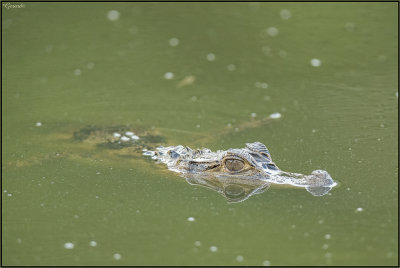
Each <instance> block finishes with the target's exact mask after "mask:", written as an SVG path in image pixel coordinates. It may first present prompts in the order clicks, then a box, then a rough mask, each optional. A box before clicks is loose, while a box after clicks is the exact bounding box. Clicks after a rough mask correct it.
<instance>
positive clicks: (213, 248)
mask: <svg viewBox="0 0 400 268" xmlns="http://www.w3.org/2000/svg"><path fill="white" fill-rule="evenodd" d="M210 251H211V252H217V251H218V248H217V247H216V246H211V247H210Z"/></svg>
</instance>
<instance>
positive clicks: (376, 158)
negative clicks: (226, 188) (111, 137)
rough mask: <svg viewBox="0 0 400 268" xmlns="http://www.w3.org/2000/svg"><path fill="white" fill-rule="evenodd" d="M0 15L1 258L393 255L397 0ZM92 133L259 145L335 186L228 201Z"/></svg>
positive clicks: (307, 259) (212, 261) (215, 260)
mask: <svg viewBox="0 0 400 268" xmlns="http://www.w3.org/2000/svg"><path fill="white" fill-rule="evenodd" d="M2 18H3V20H2V27H3V28H2V31H3V83H2V90H3V92H2V97H3V98H2V119H3V120H2V122H3V123H2V145H3V147H2V148H3V150H2V156H3V157H2V216H3V218H2V219H3V221H2V228H3V229H2V230H3V236H2V242H3V247H2V253H3V264H4V265H163V264H164V265H396V264H397V263H398V253H397V252H398V205H397V204H398V191H397V189H398V132H397V129H398V93H397V92H398V85H397V79H398V78H397V58H398V54H397V39H398V35H397V32H398V29H397V5H396V4H395V3H363V4H362V5H361V4H356V3H326V4H323V3H307V4H305V3H300V4H295V3H288V4H284V3H249V4H248V3H238V4H229V5H224V4H221V3H193V4H192V3H166V4H159V3H157V4H155V3H115V4H114V3H93V4H89V3H82V4H78V3H74V4H68V3H24V7H22V8H16V7H9V8H6V7H4V6H3V9H2ZM276 112H279V113H280V114H281V115H282V117H281V118H280V119H278V120H275V121H273V122H271V123H269V124H263V125H260V126H257V127H252V128H247V129H245V130H243V129H239V130H238V131H235V128H240V126H241V124H243V122H249V121H251V120H257V119H261V118H263V117H265V116H267V115H270V114H272V113H276ZM88 125H101V126H114V125H129V126H135V127H137V128H138V129H140V131H155V132H157V133H158V134H159V135H161V136H162V137H164V139H165V142H164V144H165V145H166V146H169V145H178V144H182V145H187V146H190V147H192V148H193V147H201V146H205V147H207V148H210V149H212V150H217V149H228V148H242V147H243V145H244V144H245V143H246V142H253V141H260V142H262V143H264V144H266V145H267V147H268V149H269V150H270V152H271V154H272V157H273V159H274V161H275V163H276V164H277V165H278V166H279V167H280V168H281V169H283V170H287V171H291V172H299V173H303V174H309V173H310V172H311V171H312V170H315V169H324V170H327V171H328V172H329V174H330V175H331V176H332V178H333V179H334V180H335V181H338V182H339V184H340V185H339V186H338V187H335V188H334V189H332V191H331V192H330V193H329V194H327V195H325V196H322V197H315V196H312V195H310V194H309V193H307V192H306V191H304V190H303V189H297V188H287V187H277V186H274V185H272V186H271V187H270V189H268V191H266V192H265V193H262V194H259V195H255V196H252V197H251V198H250V199H248V200H246V201H245V202H241V203H235V204H230V203H228V202H227V201H226V200H225V199H224V198H223V197H222V196H221V195H219V194H218V193H216V192H214V191H211V190H209V189H206V188H203V187H200V186H193V185H189V184H188V183H187V182H185V180H184V179H183V178H181V177H179V176H178V175H177V174H175V173H173V172H170V171H168V170H167V169H166V168H165V167H164V166H162V165H157V164H155V163H154V162H152V161H151V160H148V159H146V158H144V157H143V156H141V155H139V154H132V155H131V156H130V155H125V156H124V157H121V156H119V155H118V154H116V153H115V152H116V151H115V150H111V149H99V148H93V147H90V146H85V145H82V144H79V143H74V142H73V141H72V140H71V137H72V136H71V135H72V133H73V132H74V131H75V130H77V129H80V128H82V127H85V126H88ZM229 126H230V127H231V128H232V131H226V129H227V127H228V128H229Z"/></svg>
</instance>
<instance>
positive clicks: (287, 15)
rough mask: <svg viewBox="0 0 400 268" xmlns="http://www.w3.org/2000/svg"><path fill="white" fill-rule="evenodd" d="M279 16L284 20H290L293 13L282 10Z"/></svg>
mask: <svg viewBox="0 0 400 268" xmlns="http://www.w3.org/2000/svg"><path fill="white" fill-rule="evenodd" d="M279 15H280V16H281V18H282V19H283V20H288V19H290V17H292V13H291V12H290V11H289V10H287V9H282V10H281V12H279Z"/></svg>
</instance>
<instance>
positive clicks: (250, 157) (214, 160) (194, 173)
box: [144, 142, 336, 202]
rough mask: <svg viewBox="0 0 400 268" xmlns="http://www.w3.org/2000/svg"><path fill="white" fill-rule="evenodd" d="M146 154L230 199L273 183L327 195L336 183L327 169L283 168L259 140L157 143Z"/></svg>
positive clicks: (246, 195) (259, 191)
mask: <svg viewBox="0 0 400 268" xmlns="http://www.w3.org/2000/svg"><path fill="white" fill-rule="evenodd" d="M144 155H148V156H151V157H152V158H153V159H155V160H158V161H159V162H162V163H164V164H166V165H167V167H168V169H169V170H172V171H174V172H177V173H180V174H181V175H182V176H183V177H185V178H186V179H187V181H188V182H189V183H191V184H199V185H203V186H206V187H208V188H211V189H214V190H217V191H218V192H220V193H222V194H223V195H224V196H225V197H226V198H227V199H228V200H229V201H231V202H238V201H243V200H245V199H247V198H249V197H250V196H251V195H253V194H256V193H261V192H264V191H266V190H267V189H268V187H269V186H270V184H287V185H292V186H297V187H303V188H305V189H306V190H307V191H308V192H310V193H311V194H312V195H314V196H322V195H325V194H327V193H328V192H329V191H330V190H331V189H332V188H333V187H334V186H335V185H336V183H335V182H334V181H333V179H332V178H331V176H330V175H329V174H328V172H326V171H324V170H314V171H313V172H312V173H311V175H303V174H299V173H291V172H285V171H282V170H280V169H279V168H278V167H277V166H276V164H275V163H274V162H273V161H272V158H271V155H270V153H269V151H268V149H267V147H266V146H265V145H264V144H262V143H260V142H253V143H246V147H245V148H241V149H229V150H226V151H221V150H219V151H217V152H212V151H211V150H209V149H206V148H204V149H197V150H193V149H191V148H189V147H184V146H182V145H178V146H170V147H158V148H157V151H146V152H144Z"/></svg>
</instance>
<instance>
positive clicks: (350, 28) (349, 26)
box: [344, 22, 356, 32]
mask: <svg viewBox="0 0 400 268" xmlns="http://www.w3.org/2000/svg"><path fill="white" fill-rule="evenodd" d="M355 27H356V26H355V24H354V23H352V22H347V23H346V24H345V25H344V28H345V29H346V30H347V31H348V32H353V31H354V29H355Z"/></svg>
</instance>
